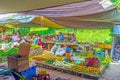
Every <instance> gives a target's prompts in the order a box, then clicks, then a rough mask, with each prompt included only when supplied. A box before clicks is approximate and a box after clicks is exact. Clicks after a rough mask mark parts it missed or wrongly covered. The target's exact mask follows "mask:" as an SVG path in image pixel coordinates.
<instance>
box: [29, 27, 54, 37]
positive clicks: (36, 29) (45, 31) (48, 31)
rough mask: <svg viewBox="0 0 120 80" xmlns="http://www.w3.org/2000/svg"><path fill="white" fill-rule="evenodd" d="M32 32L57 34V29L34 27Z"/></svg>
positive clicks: (43, 34) (44, 34)
mask: <svg viewBox="0 0 120 80" xmlns="http://www.w3.org/2000/svg"><path fill="white" fill-rule="evenodd" d="M30 33H33V34H39V35H42V36H46V35H50V34H55V30H54V29H53V28H35V29H34V28H32V29H31V30H30Z"/></svg>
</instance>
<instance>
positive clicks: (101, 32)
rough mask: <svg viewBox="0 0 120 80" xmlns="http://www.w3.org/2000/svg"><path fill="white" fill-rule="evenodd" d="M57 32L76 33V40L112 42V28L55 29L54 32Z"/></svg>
mask: <svg viewBox="0 0 120 80" xmlns="http://www.w3.org/2000/svg"><path fill="white" fill-rule="evenodd" d="M59 32H63V33H68V32H69V33H74V34H75V35H76V38H77V41H78V42H89V43H95V42H102V43H111V42H112V29H93V30H87V29H86V30H85V29H71V30H70V29H69V28H66V29H56V34H58V33H59Z"/></svg>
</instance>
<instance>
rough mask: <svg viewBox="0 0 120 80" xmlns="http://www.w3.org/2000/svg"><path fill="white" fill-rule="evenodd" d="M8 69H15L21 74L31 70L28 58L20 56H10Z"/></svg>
mask: <svg viewBox="0 0 120 80" xmlns="http://www.w3.org/2000/svg"><path fill="white" fill-rule="evenodd" d="M8 67H9V68H11V69H14V70H15V71H17V72H21V71H24V70H26V69H28V68H29V61H28V57H21V56H20V55H14V56H9V57H8Z"/></svg>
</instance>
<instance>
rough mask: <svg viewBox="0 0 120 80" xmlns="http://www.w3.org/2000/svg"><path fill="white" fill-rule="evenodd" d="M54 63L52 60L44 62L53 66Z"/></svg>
mask: <svg viewBox="0 0 120 80" xmlns="http://www.w3.org/2000/svg"><path fill="white" fill-rule="evenodd" d="M54 62H55V60H53V59H48V60H46V61H45V63H47V64H53V63H54Z"/></svg>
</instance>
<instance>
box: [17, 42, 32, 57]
mask: <svg viewBox="0 0 120 80" xmlns="http://www.w3.org/2000/svg"><path fill="white" fill-rule="evenodd" d="M29 52H30V44H20V48H19V51H18V54H19V55H21V56H29Z"/></svg>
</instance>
